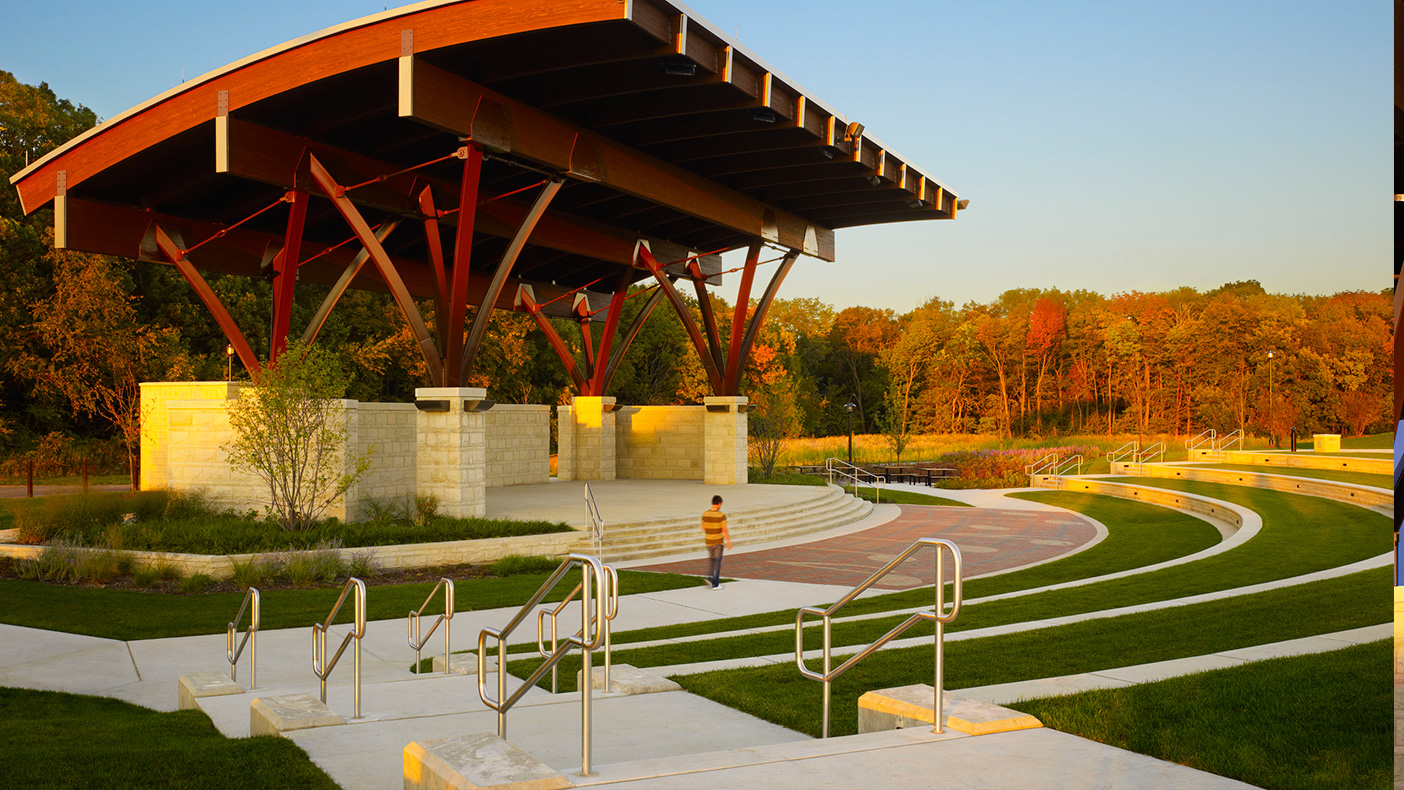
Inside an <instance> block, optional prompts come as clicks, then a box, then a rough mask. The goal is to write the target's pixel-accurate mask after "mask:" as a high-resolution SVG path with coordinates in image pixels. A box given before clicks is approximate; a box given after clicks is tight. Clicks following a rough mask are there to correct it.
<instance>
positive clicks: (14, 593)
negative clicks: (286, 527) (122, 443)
mask: <svg viewBox="0 0 1404 790" xmlns="http://www.w3.org/2000/svg"><path fill="white" fill-rule="evenodd" d="M549 575H550V574H520V575H516V576H508V577H505V578H494V579H463V580H459V581H455V582H454V609H455V611H458V612H466V611H474V610H481V609H496V608H499V607H506V606H520V605H521V604H522V603H523V602H524V601H526V600H527V599H528V598H529V597H531V595H532V593H534V592H536V591H537V589H539V588H540V587H541V585H542V584H543V583H545V581H546V579H547V577H548V576H549ZM579 580H580V577H579V575H578V574H575V573H572V574H569V575H567V577H566V579H565V580H563V581H561V582H560V583H559V584H557V585H556V587H555V588H554V589H553V590H552V591H551V593H550V595H548V596H547V597H546V600H547V601H559V600H560V599H561V598H562V597H564V596H565V594H566V593H568V592H570V591H571V589H573V588H574V586H575V584H576V583H577V582H579ZM697 583H698V582H697V578H696V577H693V576H682V575H679V574H672V573H642V572H635V571H620V572H619V591H620V593H621V594H622V595H632V594H635V593H645V592H657V591H659V590H672V589H677V588H679V587H693V586H696V585H697ZM433 588H434V585H433V584H429V583H423V584H387V585H375V586H371V587H368V588H367V590H366V609H367V617H368V618H369V619H371V620H389V619H395V618H403V617H405V614H406V613H407V612H409V611H410V610H412V609H418V608H419V607H420V605H422V604H423V603H424V599H425V598H426V597H428V595H429V592H430V590H432V589H433ZM340 594H341V586H340V585H336V586H330V587H318V588H312V589H305V590H269V591H267V592H263V593H262V594H261V595H260V598H261V602H260V603H261V609H262V612H261V617H262V622H261V623H260V626H261V627H262V628H263V629H264V630H270V629H274V628H301V627H304V626H305V627H310V626H311V625H312V624H313V623H314V622H319V621H322V620H325V619H326V616H327V612H329V611H331V607H332V604H334V603H336V598H337V596H338V595H340ZM243 600H244V594H243V593H205V594H201V595H171V594H163V593H155V592H135V591H130V590H104V589H100V588H88V587H71V586H68V585H59V584H47V583H44V582H33V581H19V580H14V579H0V623H8V624H10V625H22V626H27V627H30V628H43V629H45V630H49V631H65V632H67V633H71V634H85V635H87V636H100V637H105V638H107V639H122V640H129V639H158V638H163V637H171V636H193V635H196V634H215V633H224V630H225V627H226V625H227V624H228V622H229V620H230V619H232V618H233V617H234V614H235V613H236V612H237V611H238V610H239V605H240V604H241V603H242V602H243ZM436 605H438V604H431V610H430V611H431V612H432V611H433V609H432V607H433V606H436ZM350 611H351V608H350V607H349V606H347V607H343V610H342V613H341V615H340V618H339V619H340V621H342V622H349V621H350V614H349V613H350Z"/></svg>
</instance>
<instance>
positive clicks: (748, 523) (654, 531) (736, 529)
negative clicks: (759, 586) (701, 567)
mask: <svg viewBox="0 0 1404 790" xmlns="http://www.w3.org/2000/svg"><path fill="white" fill-rule="evenodd" d="M845 499H846V501H845V500H837V501H834V502H832V503H828V504H826V505H825V506H824V507H821V508H804V509H802V510H796V511H794V512H792V513H781V514H774V515H772V516H770V517H767V518H764V519H746V520H742V519H736V520H731V519H728V522H729V526H730V531H731V537H732V540H745V541H746V542H748V543H749V542H755V541H754V540H753V539H754V538H759V537H765V536H769V535H774V534H777V533H781V532H791V531H793V530H794V529H795V528H796V527H799V528H801V530H802V532H801V533H800V534H802V533H803V532H812V531H813V530H812V529H805V528H804V525H806V524H809V523H815V522H818V521H821V520H829V519H833V518H835V517H840V516H849V515H851V514H854V513H858V512H860V511H862V512H863V513H864V514H866V512H867V511H871V509H872V507H871V504H870V503H868V502H866V501H865V500H861V499H854V498H852V497H847V498H845ZM865 506H866V507H865ZM699 531H700V527H699V525H698V523H697V522H696V521H686V522H680V523H678V524H675V525H672V526H669V527H654V528H651V529H633V528H631V529H620V530H618V531H615V530H613V529H611V528H609V527H606V529H605V545H606V546H622V545H644V544H647V543H649V542H650V541H654V540H658V539H660V538H663V537H668V536H680V537H684V538H685V539H686V541H687V542H690V543H696V541H697V533H698V532H699Z"/></svg>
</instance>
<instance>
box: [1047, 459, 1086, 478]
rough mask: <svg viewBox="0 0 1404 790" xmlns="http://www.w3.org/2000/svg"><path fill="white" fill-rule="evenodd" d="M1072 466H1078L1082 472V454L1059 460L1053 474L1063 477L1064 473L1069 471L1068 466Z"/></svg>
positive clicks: (1079, 472)
mask: <svg viewBox="0 0 1404 790" xmlns="http://www.w3.org/2000/svg"><path fill="white" fill-rule="evenodd" d="M1070 466H1076V467H1077V473H1078V474H1082V456H1081V455H1074V456H1070V457H1068V458H1066V459H1064V460H1063V461H1061V462H1059V464H1058V467H1057V468H1056V469H1054V470H1053V475H1054V476H1055V477H1062V476H1063V475H1065V474H1067V473H1068V467H1070Z"/></svg>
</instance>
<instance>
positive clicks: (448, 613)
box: [408, 577, 453, 675]
mask: <svg viewBox="0 0 1404 790" xmlns="http://www.w3.org/2000/svg"><path fill="white" fill-rule="evenodd" d="M440 587H442V588H443V590H444V613H443V614H441V615H439V616H438V617H436V618H434V624H433V625H431V626H429V633H427V634H425V635H424V636H423V638H421V637H420V636H419V628H420V625H419V623H420V618H422V617H423V616H424V610H425V609H426V608H427V607H428V606H429V603H430V602H431V601H433V600H434V594H435V593H437V592H438V591H439V588H440ZM452 620H453V580H452V579H449V578H448V577H443V578H441V579H439V583H438V584H435V585H434V589H432V590H430V591H429V597H428V598H425V599H424V603H423V604H422V605H420V607H419V608H418V609H416V610H414V611H412V612H410V613H409V623H408V626H409V646H410V647H411V648H412V649H413V650H414V671H415V672H418V671H419V661H420V658H419V651H420V650H421V649H423V647H424V645H425V644H426V643H428V641H429V640H430V639H431V638H432V637H433V636H434V630H435V629H436V628H438V627H439V625H440V624H441V623H442V624H443V626H444V674H445V675H449V674H452V673H453V669H452V668H450V666H449V662H450V660H451V656H452V655H453V653H452V651H451V650H450V646H451V641H452V640H451V636H450V634H451V633H452V632H451V631H450V629H451V628H452V627H453V623H452V622H451V621H452Z"/></svg>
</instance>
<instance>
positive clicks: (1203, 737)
mask: <svg viewBox="0 0 1404 790" xmlns="http://www.w3.org/2000/svg"><path fill="white" fill-rule="evenodd" d="M1390 660H1391V659H1390V647H1389V642H1388V640H1381V641H1379V642H1372V643H1370V644H1366V645H1357V646H1354V647H1348V648H1344V649H1341V650H1333V651H1331V652H1329V653H1319V654H1316V655H1306V656H1293V657H1288V658H1274V659H1269V660H1266V661H1259V662H1256V663H1253V664H1248V665H1245V666H1241V667H1233V668H1231V669H1220V670H1215V671H1212V672H1202V673H1199V674H1195V675H1187V676H1185V677H1178V678H1170V679H1168V680H1162V681H1159V682H1157V683H1146V684H1142V685H1139V686H1131V687H1128V688H1119V689H1107V690H1101V691H1088V692H1084V693H1081V694H1072V695H1069V696H1065V697H1045V698H1040V699H1035V700H1028V701H1025V702H1020V703H1018V704H1016V705H1014V706H1013V707H1016V708H1018V709H1019V710H1021V711H1024V712H1025V713H1029V714H1032V715H1033V716H1036V717H1037V718H1038V719H1040V720H1041V721H1042V722H1043V723H1044V725H1045V726H1047V727H1052V728H1054V729H1057V730H1062V731H1063V732H1068V733H1072V734H1073V735H1078V736H1081V737H1083V738H1090V739H1092V740H1094V741H1100V742H1102V743H1106V744H1110V745H1112V746H1116V747H1118V748H1122V749H1129V750H1131V751H1133V752H1139V753H1141V754H1147V755H1150V756H1151V757H1158V758H1160V759H1162V760H1169V761H1170V762H1175V763H1180V764H1181V765H1188V766H1190V767H1192V768H1198V769H1200V770H1203V771H1209V772H1211V773H1215V774H1219V775H1220V776H1227V777H1231V778H1233V779H1239V780H1242V781H1244V782H1248V783H1249V784H1253V785H1257V786H1259V787H1266V788H1273V789H1274V790H1334V789H1335V788H1340V790H1355V789H1356V788H1379V789H1380V790H1384V788H1388V787H1390V786H1391V781H1392V769H1393V759H1392V758H1393V754H1392V752H1391V748H1390V741H1391V734H1392V732H1393V722H1392V721H1391V719H1390V714H1389V711H1390V710H1391V708H1392V705H1391V702H1392V696H1391V688H1390V684H1389V681H1388V680H1387V677H1388V675H1389V665H1390Z"/></svg>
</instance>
